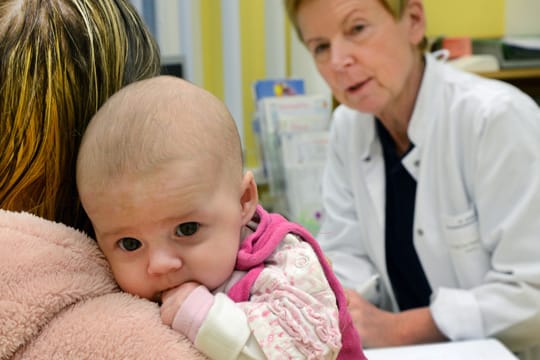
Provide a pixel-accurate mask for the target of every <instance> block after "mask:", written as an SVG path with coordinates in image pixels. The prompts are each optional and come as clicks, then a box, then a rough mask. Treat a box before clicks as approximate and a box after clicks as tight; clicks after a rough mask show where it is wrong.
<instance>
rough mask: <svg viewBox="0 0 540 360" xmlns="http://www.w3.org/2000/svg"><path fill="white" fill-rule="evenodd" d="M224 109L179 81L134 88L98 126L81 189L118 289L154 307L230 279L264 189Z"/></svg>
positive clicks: (86, 148) (113, 102)
mask: <svg viewBox="0 0 540 360" xmlns="http://www.w3.org/2000/svg"><path fill="white" fill-rule="evenodd" d="M242 169H243V166H242V150H241V144H240V138H239V135H238V131H237V129H236V126H235V123H234V120H233V119H232V117H231V115H230V114H229V112H228V111H227V109H226V107H225V105H224V104H223V103H222V102H221V101H220V100H218V99H217V98H216V97H214V96H213V95H211V94H210V93H208V92H207V91H205V90H203V89H201V88H199V87H197V86H195V85H192V84H190V83H188V82H186V81H184V80H181V79H179V78H175V77H168V76H161V77H156V78H152V79H148V80H143V81H139V82H136V83H134V84H131V85H128V86H126V87H125V88H123V89H122V90H120V91H119V92H118V93H116V94H115V95H113V96H112V97H111V98H110V99H109V100H108V101H107V102H106V103H105V104H104V105H103V107H102V108H101V109H100V110H99V111H98V112H97V114H96V115H95V116H94V118H93V119H92V121H91V122H90V124H89V126H88V128H87V130H86V132H85V134H84V137H83V140H82V144H81V147H80V151H79V156H78V161H77V186H78V190H79V194H80V197H81V201H82V204H83V207H84V209H85V210H86V212H87V213H88V216H89V217H90V220H91V221H92V225H93V227H94V230H95V233H96V238H97V241H98V244H99V246H100V248H101V249H102V250H103V252H104V254H105V256H106V257H107V260H109V262H110V264H111V268H112V271H113V273H114V275H115V278H116V280H117V282H118V284H119V285H120V286H121V287H122V288H123V289H124V290H125V291H128V292H131V293H134V294H136V295H139V296H141V297H145V298H148V299H157V298H158V297H159V294H160V293H161V292H162V291H164V290H167V289H169V288H172V287H176V286H178V285H180V284H181V283H184V282H186V281H196V282H199V283H201V284H203V285H205V286H206V287H208V288H209V289H211V290H212V289H214V288H216V287H218V286H219V285H221V283H223V281H225V280H226V279H227V277H228V276H229V275H230V274H231V272H232V271H233V268H234V264H235V261H236V253H237V251H238V247H239V244H240V230H241V228H242V226H243V225H245V224H246V223H247V222H248V221H249V220H250V219H251V217H252V216H253V214H254V212H255V209H256V206H257V188H256V185H255V182H254V179H253V175H252V174H251V172H246V173H243V170H242Z"/></svg>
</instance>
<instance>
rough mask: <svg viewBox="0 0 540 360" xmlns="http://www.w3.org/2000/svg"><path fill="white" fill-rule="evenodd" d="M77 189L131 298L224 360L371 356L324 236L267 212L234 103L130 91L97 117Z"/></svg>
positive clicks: (146, 86) (144, 85)
mask: <svg viewBox="0 0 540 360" xmlns="http://www.w3.org/2000/svg"><path fill="white" fill-rule="evenodd" d="M77 186H78V189H79V194H80V197H81V201H82V204H83V206H84V209H85V210H86V212H87V214H88V216H89V217H90V219H91V221H92V225H93V227H94V230H95V234H96V238H97V242H98V244H99V246H100V248H101V249H102V251H103V253H104V254H105V257H106V258H107V260H108V261H109V263H110V265H111V268H112V272H113V274H114V276H115V278H116V280H117V282H118V284H119V285H120V287H121V288H122V289H123V290H124V291H127V292H130V293H132V294H135V295H138V296H140V297H143V298H147V299H150V300H153V301H156V302H160V303H161V317H162V320H163V322H164V323H165V324H167V325H170V326H171V327H172V328H173V329H175V330H177V331H179V332H181V333H183V334H184V335H186V336H187V337H188V338H189V339H190V340H191V341H192V342H193V343H194V345H195V346H196V347H197V348H198V349H199V350H200V351H202V352H204V353H205V354H206V355H208V356H209V357H211V358H214V359H220V358H223V359H232V358H241V359H245V358H250V359H251V358H253V359H264V358H269V359H285V358H310V359H313V358H316V359H335V358H336V357H337V358H342V359H346V358H347V359H363V358H364V355H363V353H362V349H361V344H360V339H359V337H358V334H357V333H356V331H355V329H354V326H353V324H352V321H351V318H350V314H349V313H348V312H347V306H346V300H345V297H344V293H343V290H342V288H341V286H340V284H339V283H338V281H337V280H336V277H335V276H334V274H333V273H332V271H331V269H330V267H329V265H328V263H327V262H326V260H325V258H324V256H323V254H322V252H321V250H320V248H319V246H318V245H317V243H316V242H315V240H314V239H313V237H312V236H311V235H310V234H309V233H308V232H307V231H306V230H304V229H303V228H301V227H300V226H299V225H296V224H294V223H290V222H287V221H286V220H285V219H284V218H283V217H281V216H280V215H277V214H270V213H268V212H266V211H265V210H264V209H263V208H262V207H261V206H260V205H258V195H257V186H256V184H255V180H254V178H253V174H252V173H251V172H249V171H246V172H245V173H244V172H243V164H242V150H241V143H240V138H239V135H238V131H237V129H236V126H235V123H234V121H233V119H232V118H231V116H230V114H229V112H228V111H227V109H226V107H225V106H224V104H223V103H222V102H221V101H219V100H218V99H217V98H215V97H214V96H213V95H211V94H210V93H208V92H206V91H204V90H203V89H201V88H198V87H196V86H194V85H192V84H190V83H188V82H186V81H184V80H181V79H179V78H175V77H168V76H161V77H157V78H153V79H149V80H143V81H140V82H137V83H134V84H132V85H128V86H127V87H125V88H124V89H122V90H120V91H119V92H118V93H117V94H115V95H114V96H112V97H111V98H110V99H109V100H108V101H107V102H106V103H105V105H104V106H103V107H102V108H101V109H100V110H99V111H98V113H97V114H96V115H95V116H94V118H93V119H92V121H91V123H90V125H89V126H88V129H87V130H86V133H85V135H84V138H83V140H82V145H81V148H80V152H79V155H78V162H77Z"/></svg>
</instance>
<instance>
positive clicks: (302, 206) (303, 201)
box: [258, 95, 332, 233]
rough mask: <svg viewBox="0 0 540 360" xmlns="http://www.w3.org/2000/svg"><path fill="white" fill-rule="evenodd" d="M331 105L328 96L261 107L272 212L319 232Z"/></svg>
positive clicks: (268, 101) (265, 102)
mask: <svg viewBox="0 0 540 360" xmlns="http://www.w3.org/2000/svg"><path fill="white" fill-rule="evenodd" d="M331 110H332V109H331V101H330V99H328V97H327V96H325V95H298V96H286V97H266V98H263V99H261V100H259V102H258V114H259V123H260V124H259V125H260V141H261V145H262V152H263V164H264V169H265V174H266V177H267V180H268V186H269V190H270V194H271V195H272V197H273V199H275V203H274V204H273V209H272V210H273V211H277V212H280V213H283V214H284V215H286V216H288V217H289V219H290V220H292V221H295V222H298V223H300V224H302V225H303V226H305V227H306V228H308V230H310V231H311V232H313V233H316V232H317V230H318V227H319V222H320V218H321V216H322V206H321V191H320V182H321V175H322V170H323V168H324V163H325V159H326V148H327V143H328V126H329V122H330V114H331Z"/></svg>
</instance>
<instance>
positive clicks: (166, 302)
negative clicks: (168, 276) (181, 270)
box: [160, 281, 200, 326]
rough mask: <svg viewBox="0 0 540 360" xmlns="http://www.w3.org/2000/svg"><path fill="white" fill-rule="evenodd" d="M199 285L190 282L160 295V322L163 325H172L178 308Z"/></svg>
mask: <svg viewBox="0 0 540 360" xmlns="http://www.w3.org/2000/svg"><path fill="white" fill-rule="evenodd" d="M199 285H200V284H199V283H196V282H193V281H190V282H186V283H184V284H182V285H180V286H178V287H175V288H172V289H169V290H167V291H164V292H163V294H161V308H160V313H161V321H163V323H164V324H165V325H169V326H171V325H172V322H173V320H174V316H175V315H176V313H177V312H178V310H179V309H180V306H182V304H183V303H184V301H185V300H186V298H187V297H188V296H189V294H191V292H192V291H193V290H195V288H197V287H198V286H199Z"/></svg>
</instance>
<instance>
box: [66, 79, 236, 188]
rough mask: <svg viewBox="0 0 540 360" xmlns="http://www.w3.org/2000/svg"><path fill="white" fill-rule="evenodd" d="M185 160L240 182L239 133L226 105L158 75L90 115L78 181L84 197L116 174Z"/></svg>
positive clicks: (217, 177)
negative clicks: (191, 160)
mask: <svg viewBox="0 0 540 360" xmlns="http://www.w3.org/2000/svg"><path fill="white" fill-rule="evenodd" d="M181 159H194V160H196V161H197V162H198V164H200V166H203V167H208V168H209V169H210V173H211V174H212V175H214V176H215V180H216V181H221V180H225V179H224V177H225V176H228V175H229V174H231V175H232V176H231V177H230V179H234V180H236V181H237V182H238V184H239V183H240V181H241V178H242V150H241V143H240V136H239V134H238V130H237V128H236V124H235V122H234V120H233V118H232V117H231V115H230V113H229V111H228V110H227V108H226V107H225V105H224V104H223V103H222V102H221V101H220V100H219V99H217V98H216V97H215V96H213V95H212V94H210V93H209V92H207V91H205V90H203V89H202V88H200V87H197V86H195V85H193V84H191V83H189V82H187V81H185V80H182V79H180V78H175V77H172V76H159V77H155V78H152V79H148V80H143V81H139V82H137V83H134V84H131V85H128V86H126V87H125V88H123V89H122V90H120V91H119V92H118V93H117V94H115V95H113V96H112V97H111V98H110V99H109V100H108V101H107V102H106V103H105V105H104V106H103V107H102V108H101V109H100V110H99V111H98V112H97V114H96V115H95V116H94V117H93V118H92V121H91V122H90V124H89V126H88V129H87V131H86V133H85V135H84V137H83V141H82V143H81V148H80V152H79V158H78V161H77V185H78V187H79V191H80V192H81V196H83V197H84V193H85V192H87V191H88V192H91V191H96V190H97V189H101V188H102V187H104V186H109V184H110V181H111V180H114V179H116V178H117V177H122V176H125V175H128V176H139V175H145V174H151V173H152V172H153V171H154V170H155V169H157V168H158V167H160V166H162V165H166V164H168V163H169V162H172V161H175V160H181ZM186 171H188V170H186Z"/></svg>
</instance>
